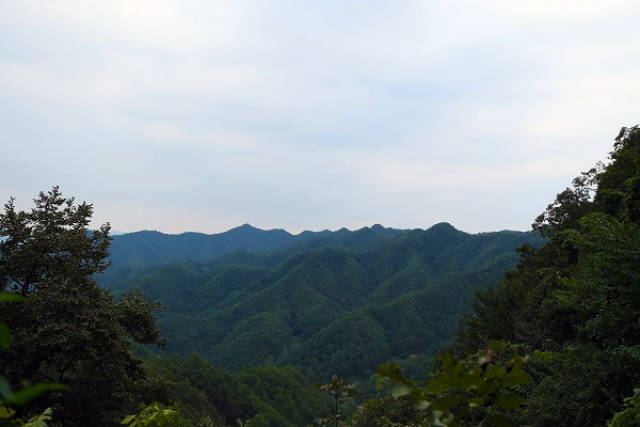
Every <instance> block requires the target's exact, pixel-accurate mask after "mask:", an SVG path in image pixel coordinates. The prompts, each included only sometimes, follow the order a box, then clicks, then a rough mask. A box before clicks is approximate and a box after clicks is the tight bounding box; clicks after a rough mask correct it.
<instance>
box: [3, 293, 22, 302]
mask: <svg viewBox="0 0 640 427" xmlns="http://www.w3.org/2000/svg"><path fill="white" fill-rule="evenodd" d="M24 300H25V299H24V297H22V296H20V295H18V294H12V293H9V292H3V293H1V294H0V302H21V301H24Z"/></svg>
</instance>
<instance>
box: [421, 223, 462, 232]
mask: <svg viewBox="0 0 640 427" xmlns="http://www.w3.org/2000/svg"><path fill="white" fill-rule="evenodd" d="M428 229H429V230H434V231H459V230H458V229H457V228H455V227H454V226H453V225H451V224H449V223H448V222H439V223H437V224H433V225H432V226H431V227H429V228H428Z"/></svg>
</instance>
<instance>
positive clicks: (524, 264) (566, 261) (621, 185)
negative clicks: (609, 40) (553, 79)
mask: <svg viewBox="0 0 640 427" xmlns="http://www.w3.org/2000/svg"><path fill="white" fill-rule="evenodd" d="M639 182H640V129H639V128H637V127H634V128H624V129H623V130H622V131H621V132H620V134H619V136H618V138H617V139H616V143H615V144H614V151H613V152H612V153H611V162H610V163H609V164H608V165H598V166H597V167H596V168H594V169H592V170H590V171H589V172H587V173H584V174H583V175H582V176H581V177H579V178H576V179H575V180H574V186H573V188H572V189H567V190H565V191H564V192H563V193H561V194H559V195H558V197H557V199H556V201H555V202H554V203H553V204H551V205H549V207H547V210H546V211H545V212H544V213H543V214H542V215H541V216H540V217H539V218H538V219H537V220H536V223H535V224H534V228H537V229H539V230H540V231H542V232H543V233H544V234H545V235H547V236H549V243H548V244H547V245H545V246H544V247H542V248H540V249H539V250H534V249H530V248H525V249H523V251H522V252H521V255H522V256H521V260H520V263H519V265H518V268H517V270H516V271H514V272H510V273H508V274H507V275H506V276H505V278H504V280H503V281H502V282H501V283H500V284H499V285H498V287H497V288H494V289H487V290H483V291H481V292H479V293H478V295H477V297H476V299H475V301H474V302H473V303H472V306H473V308H474V315H473V316H469V317H467V318H466V319H465V321H464V324H463V328H462V330H461V332H460V333H459V335H458V338H457V341H456V346H455V348H456V351H457V352H458V354H469V353H472V352H474V351H475V350H476V349H478V348H483V347H486V346H487V344H488V342H489V340H491V339H500V340H504V341H508V342H511V343H516V344H519V345H521V346H522V347H523V348H524V349H525V350H526V351H528V352H530V351H533V350H534V349H539V350H544V351H547V352H549V353H548V357H545V358H542V359H540V360H532V362H531V363H530V364H529V368H528V369H529V370H530V372H531V374H532V376H533V379H534V382H533V384H532V385H531V386H530V387H529V388H528V389H527V392H526V402H525V403H526V406H525V407H524V408H523V409H522V410H521V411H519V415H518V417H519V420H518V421H519V422H520V423H526V424H528V425H539V426H545V425H568V426H569V425H575V426H584V425H603V424H605V422H606V421H607V420H609V419H611V417H612V415H613V413H614V412H616V411H620V410H621V409H622V404H623V402H624V398H625V397H627V396H630V395H631V394H632V392H633V388H634V387H637V384H638V382H639V381H640V324H639V323H638V319H639V318H640V317H639V315H640V287H639V286H638V283H640V269H638V266H639V265H640V216H638V209H640V198H638V194H640V193H639V192H638V191H639V190H638V189H639V188H640V187H639V184H638V183H639Z"/></svg>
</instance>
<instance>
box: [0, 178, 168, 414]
mask: <svg viewBox="0 0 640 427" xmlns="http://www.w3.org/2000/svg"><path fill="white" fill-rule="evenodd" d="M91 214H92V207H91V205H88V204H86V203H82V204H80V205H77V206H76V205H75V204H74V202H73V199H65V198H64V197H62V194H61V193H60V191H59V190H58V188H57V187H54V188H53V189H52V190H51V191H49V192H48V193H40V196H39V198H38V199H36V200H35V207H34V209H33V210H32V211H31V212H29V213H27V212H17V211H16V210H15V208H14V205H13V201H10V202H9V203H7V204H6V205H5V211H4V213H3V214H0V237H3V238H4V239H3V240H2V241H1V242H0V289H5V290H9V291H11V292H13V293H15V294H21V295H23V296H24V297H25V302H24V303H23V304H19V305H16V306H13V307H10V308H9V307H7V305H6V304H0V318H2V319H5V320H6V322H7V324H8V326H9V328H10V329H11V331H12V340H11V348H10V349H9V350H7V351H3V352H0V366H1V367H2V371H3V374H4V375H6V377H7V378H8V379H9V381H10V384H11V385H13V386H14V387H17V386H18V385H19V384H20V382H22V381H24V380H27V381H30V382H32V383H39V382H58V383H63V384H66V385H67V386H69V390H68V391H66V392H63V393H49V394H47V395H46V396H43V397H41V398H39V399H37V400H34V401H32V402H30V403H29V405H27V406H26V407H24V408H20V411H26V412H33V411H36V412H40V411H41V410H42V409H44V408H47V407H53V408H54V410H55V411H54V417H55V418H56V419H57V420H58V421H59V422H62V423H63V424H64V425H83V426H84V425H96V426H99V425H104V424H108V423H110V422H112V421H115V420H118V419H119V418H120V414H121V413H122V411H125V410H126V408H127V405H129V404H130V403H131V402H130V397H129V395H130V390H131V388H132V387H133V386H134V384H135V382H136V381H138V380H140V379H141V378H142V377H143V372H142V370H141V369H140V368H139V363H138V361H136V360H135V359H134V358H133V357H132V356H131V355H130V354H129V351H128V344H127V343H126V342H125V341H124V338H126V337H128V338H130V339H134V340H140V342H143V343H146V344H152V343H156V342H158V341H159V333H158V330H157V329H156V328H155V323H154V316H153V310H154V309H155V308H156V306H155V305H154V304H152V303H150V302H149V301H148V300H146V299H145V298H144V297H142V296H141V295H140V294H138V293H135V292H132V293H129V294H128V295H126V296H125V297H124V298H123V299H122V303H121V304H115V303H114V302H113V300H112V298H111V296H110V295H109V294H108V293H107V292H106V291H105V290H104V289H102V288H100V287H98V286H97V285H96V283H95V281H94V280H93V278H92V277H93V275H94V274H96V273H99V272H101V271H102V270H104V269H105V268H106V267H107V262H106V261H105V258H106V256H107V254H108V253H107V249H108V246H109V226H108V225H106V226H103V227H101V229H100V230H96V231H93V232H89V231H88V230H87V225H88V224H89V222H90V218H91Z"/></svg>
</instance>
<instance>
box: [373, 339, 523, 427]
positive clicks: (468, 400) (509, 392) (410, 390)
mask: <svg viewBox="0 0 640 427" xmlns="http://www.w3.org/2000/svg"><path fill="white" fill-rule="evenodd" d="M507 347H508V346H507V345H506V344H505V343H502V342H500V341H492V342H491V347H490V349H489V350H487V352H486V353H485V354H484V355H482V356H479V357H477V359H476V360H475V361H474V360H472V359H467V360H464V361H461V360H458V359H456V358H455V357H454V356H453V355H452V354H451V353H444V354H441V355H440V356H439V357H438V359H439V361H440V369H439V370H438V372H437V373H436V375H435V376H433V377H432V378H431V379H430V380H429V381H428V382H427V384H426V385H424V386H419V385H417V384H416V383H415V382H414V381H413V380H411V379H408V378H405V376H404V375H403V373H402V370H401V368H400V366H399V365H398V364H397V363H388V364H385V365H380V366H378V375H380V376H381V377H383V378H388V379H389V380H391V381H393V382H394V383H396V384H397V385H396V387H395V388H394V389H393V391H392V395H393V397H395V398H396V399H397V398H400V397H407V398H409V400H410V401H411V402H413V404H414V405H415V407H416V408H417V409H420V410H425V411H429V412H431V414H432V415H433V421H434V423H435V424H436V425H444V426H461V425H482V426H485V425H496V426H508V425H511V424H512V421H511V419H510V418H509V411H510V410H512V409H516V408H518V407H520V405H522V403H523V402H524V398H523V397H522V396H521V395H520V394H518V393H517V392H516V388H517V386H521V385H524V384H527V383H529V382H530V381H531V377H530V375H529V374H528V373H526V372H525V371H524V369H523V366H524V364H525V363H526V361H527V358H526V357H522V356H520V355H518V354H516V355H514V356H513V357H512V358H511V359H509V360H506V361H504V362H503V361H502V360H501V359H504V356H503V357H499V356H500V354H501V353H504V352H505V350H507ZM474 358H475V357H474Z"/></svg>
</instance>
